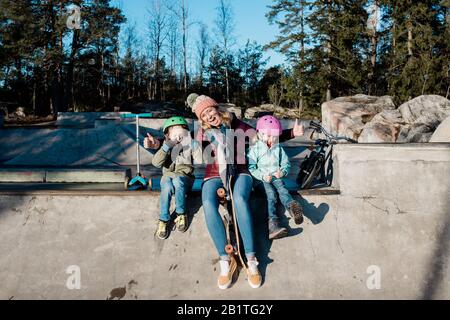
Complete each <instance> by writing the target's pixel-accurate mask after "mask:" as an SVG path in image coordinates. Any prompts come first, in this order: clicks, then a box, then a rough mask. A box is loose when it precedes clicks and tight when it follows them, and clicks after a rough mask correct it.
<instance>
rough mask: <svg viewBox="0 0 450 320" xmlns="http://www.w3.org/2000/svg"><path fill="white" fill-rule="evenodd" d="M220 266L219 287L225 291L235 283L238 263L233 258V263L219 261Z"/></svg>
mask: <svg viewBox="0 0 450 320" xmlns="http://www.w3.org/2000/svg"><path fill="white" fill-rule="evenodd" d="M219 264H220V275H219V279H217V285H218V286H219V288H220V289H222V290H225V289H228V288H229V287H230V286H231V283H232V282H233V275H234V273H235V272H236V270H237V262H236V259H234V258H233V257H232V258H231V261H227V260H219Z"/></svg>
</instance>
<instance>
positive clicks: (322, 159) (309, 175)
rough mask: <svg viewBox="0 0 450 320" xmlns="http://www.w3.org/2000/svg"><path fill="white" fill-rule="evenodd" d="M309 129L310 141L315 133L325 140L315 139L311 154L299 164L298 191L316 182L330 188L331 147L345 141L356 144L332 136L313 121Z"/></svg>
mask: <svg viewBox="0 0 450 320" xmlns="http://www.w3.org/2000/svg"><path fill="white" fill-rule="evenodd" d="M309 129H312V130H313V132H312V133H311V139H312V138H313V135H314V133H316V132H317V133H319V134H323V135H324V136H325V139H317V140H316V141H315V142H314V145H313V146H311V147H310V150H311V154H310V155H308V156H307V157H306V158H305V160H303V161H302V163H301V164H300V171H299V173H298V176H297V184H298V186H299V187H300V189H308V188H310V187H311V186H312V184H313V182H314V181H315V180H316V182H318V183H320V184H325V186H327V187H329V186H331V183H332V180H333V172H332V169H333V164H332V154H333V145H335V144H337V142H338V141H340V140H345V141H348V142H351V143H358V142H357V141H355V140H353V139H350V138H346V137H338V136H333V135H332V134H330V133H329V132H328V131H327V130H325V129H324V128H323V127H322V126H321V125H320V124H318V123H316V122H314V121H311V122H310V124H309ZM330 159H331V161H330Z"/></svg>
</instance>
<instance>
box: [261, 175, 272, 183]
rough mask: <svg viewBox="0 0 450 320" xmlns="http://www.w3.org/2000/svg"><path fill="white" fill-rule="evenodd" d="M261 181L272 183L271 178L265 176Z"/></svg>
mask: <svg viewBox="0 0 450 320" xmlns="http://www.w3.org/2000/svg"><path fill="white" fill-rule="evenodd" d="M263 179H264V181H265V182H267V183H271V182H272V176H265V177H263Z"/></svg>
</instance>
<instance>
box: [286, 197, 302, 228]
mask: <svg viewBox="0 0 450 320" xmlns="http://www.w3.org/2000/svg"><path fill="white" fill-rule="evenodd" d="M288 211H289V214H290V215H291V217H292V218H293V219H294V221H295V224H302V223H303V207H302V206H301V204H300V203H298V202H297V201H292V202H291V203H289V206H288Z"/></svg>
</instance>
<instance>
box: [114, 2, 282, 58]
mask: <svg viewBox="0 0 450 320" xmlns="http://www.w3.org/2000/svg"><path fill="white" fill-rule="evenodd" d="M151 1H152V0H113V1H112V2H113V4H114V5H116V6H118V7H120V8H121V9H122V10H123V12H124V14H125V16H126V17H127V19H128V20H129V22H130V21H132V22H136V24H137V27H138V30H139V31H138V33H139V37H141V39H142V38H144V35H145V32H146V26H147V21H148V19H149V15H148V12H147V8H149V7H150V4H151ZM186 1H187V3H188V6H189V12H190V20H191V22H203V23H205V24H206V25H207V26H208V29H209V32H210V34H211V35H213V31H214V20H215V17H216V7H217V5H218V2H219V1H218V0H186ZM228 1H229V3H230V4H231V6H232V8H233V12H234V15H235V32H234V34H235V36H236V38H237V44H236V46H235V48H234V49H238V48H239V47H242V46H243V45H245V43H246V41H247V39H250V40H251V41H253V40H254V41H257V42H258V43H259V44H261V45H265V44H268V43H269V42H271V41H272V40H274V39H275V37H276V35H277V34H278V28H277V26H276V25H270V24H269V22H268V21H267V18H266V17H265V14H266V13H267V12H268V8H267V6H268V5H270V4H271V2H272V1H271V0H228ZM163 2H164V0H163ZM197 35H198V25H197V24H195V23H194V24H193V25H192V27H191V28H190V34H189V46H190V51H191V52H192V54H193V53H194V52H195V42H196V40H197ZM213 38H214V36H213ZM266 57H267V58H270V60H269V63H268V66H273V65H276V64H282V63H283V62H284V56H283V55H281V54H279V53H276V52H274V51H268V52H267V53H266ZM192 58H193V57H192Z"/></svg>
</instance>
